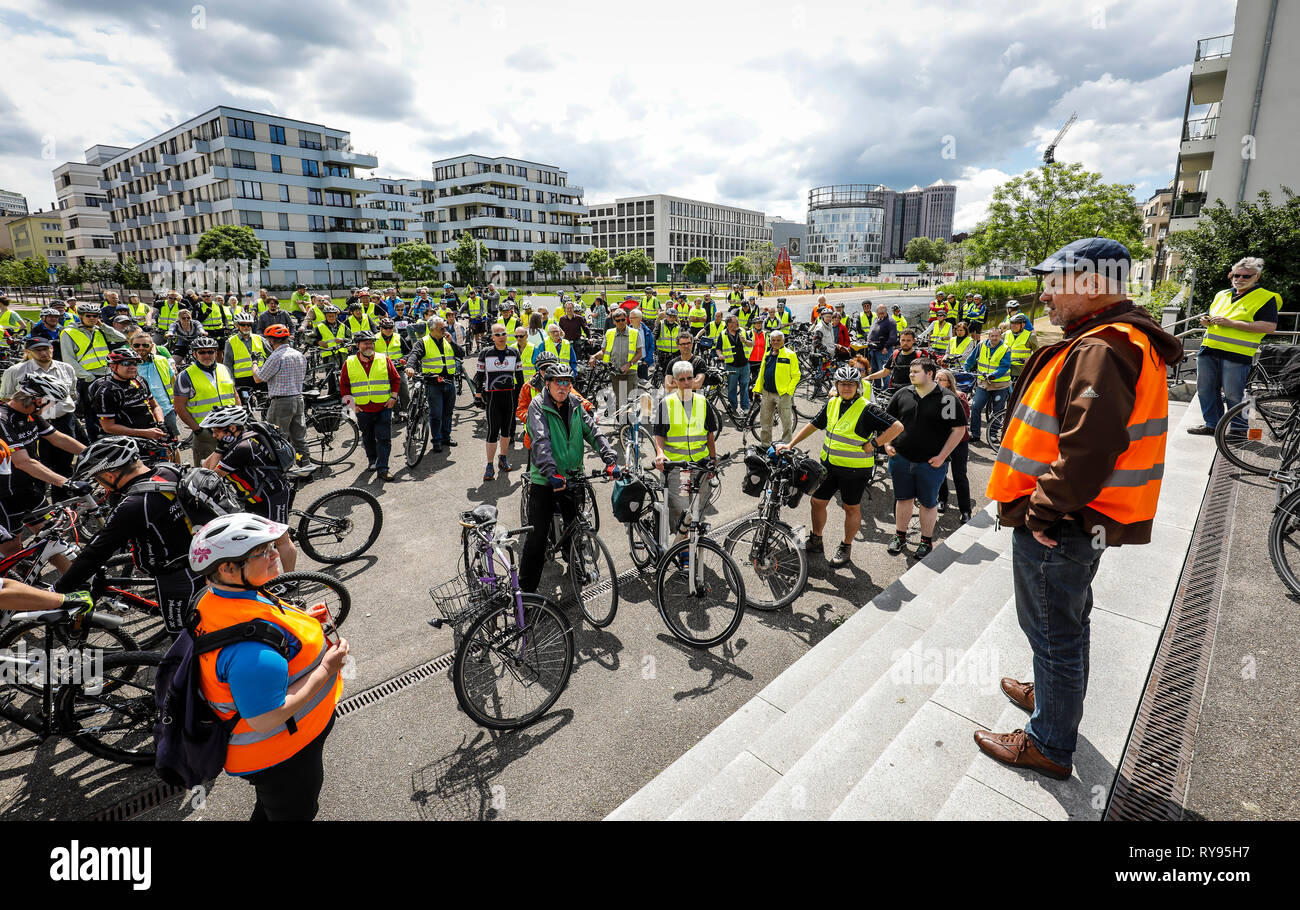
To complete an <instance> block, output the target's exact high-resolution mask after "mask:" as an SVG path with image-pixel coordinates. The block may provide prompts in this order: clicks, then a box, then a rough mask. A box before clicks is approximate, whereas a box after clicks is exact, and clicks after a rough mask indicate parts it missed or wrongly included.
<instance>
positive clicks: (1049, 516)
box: [975, 237, 1183, 780]
mask: <svg viewBox="0 0 1300 910" xmlns="http://www.w3.org/2000/svg"><path fill="white" fill-rule="evenodd" d="M1129 266H1130V258H1129V251H1128V249H1127V248H1126V247H1125V246H1124V245H1123V244H1120V243H1117V242H1116V241H1114V240H1108V239H1106V238H1104V237H1089V238H1085V239H1083V240H1076V241H1075V242H1073V243H1071V244H1068V245H1067V246H1065V247H1062V248H1061V249H1060V250H1058V251H1057V252H1056V253H1054V254H1053V255H1051V256H1049V257H1048V258H1047V259H1045V260H1044V261H1043V262H1041V263H1039V264H1038V265H1037V266H1035V267H1034V269H1033V271H1034V272H1036V273H1038V274H1041V275H1043V276H1044V279H1043V294H1042V297H1041V299H1042V301H1043V303H1045V304H1046V305H1047V311H1048V313H1049V314H1050V317H1051V321H1052V324H1053V325H1058V326H1061V327H1062V328H1063V329H1064V332H1065V338H1064V340H1062V341H1060V342H1057V343H1056V344H1054V345H1051V346H1048V347H1044V348H1040V349H1039V350H1037V351H1035V352H1034V354H1033V355H1032V356H1031V357H1030V359H1029V362H1028V363H1027V364H1025V369H1024V372H1023V373H1022V374H1021V376H1020V378H1019V379H1018V380H1017V381H1016V385H1015V388H1014V389H1013V390H1012V394H1011V401H1010V404H1009V405H1008V408H1009V411H1010V413H1011V415H1012V416H1011V419H1010V421H1009V422H1008V425H1007V428H1006V431H1005V432H1004V434H1003V437H1002V447H1001V450H1000V451H999V452H998V456H997V461H996V462H995V464H994V465H993V475H992V477H991V478H990V480H989V485H988V495H989V498H991V499H995V500H997V501H998V503H999V506H998V516H999V518H1000V519H1001V521H1002V524H1004V525H1007V526H1009V527H1012V528H1014V529H1015V530H1014V532H1013V535H1014V536H1013V538H1012V545H1011V560H1012V568H1013V571H1014V576H1015V594H1016V613H1017V614H1018V616H1019V620H1020V628H1021V629H1022V630H1023V631H1024V633H1025V636H1026V637H1027V638H1028V639H1029V645H1030V648H1031V649H1032V650H1033V654H1034V679H1033V682H1019V681H1017V680H1015V679H1009V678H1008V679H1004V680H1002V691H1003V692H1005V693H1006V695H1007V697H1008V698H1010V699H1011V701H1012V702H1013V703H1014V704H1016V705H1018V706H1019V707H1021V708H1023V709H1024V710H1025V711H1028V712H1029V713H1030V718H1029V721H1028V722H1027V723H1026V724H1025V728H1024V729H1023V730H1016V731H1014V732H1012V733H1002V734H997V733H991V732H989V731H987V730H979V731H976V733H975V742H976V744H977V745H978V746H979V748H980V749H981V750H982V751H983V752H984V753H985V754H987V755H989V756H990V757H992V758H993V759H995V760H997V761H999V762H1002V763H1003V764H1006V765H1013V766H1016V767H1021V768H1028V769H1030V770H1033V771H1037V772H1039V773H1042V774H1046V775H1047V776H1049V777H1054V778H1057V779H1058V780H1065V779H1067V778H1069V776H1070V773H1071V770H1072V768H1073V754H1074V749H1075V743H1076V740H1077V738H1078V731H1079V722H1080V720H1081V719H1082V717H1083V698H1084V693H1085V692H1086V691H1087V687H1088V632H1089V614H1090V613H1091V611H1092V579H1093V578H1094V576H1095V575H1096V574H1097V567H1098V565H1099V563H1100V561H1101V555H1102V553H1103V552H1105V549H1106V547H1108V546H1119V545H1121V544H1144V543H1149V542H1150V541H1151V524H1152V521H1153V520H1154V518H1155V514H1156V501H1157V500H1158V499H1159V496H1160V478H1161V477H1162V475H1163V474H1164V461H1165V437H1166V435H1167V433H1168V422H1169V421H1168V416H1169V393H1168V390H1167V387H1166V384H1165V365H1166V364H1167V363H1176V362H1177V361H1179V360H1181V359H1182V356H1183V351H1182V344H1181V343H1180V342H1179V341H1178V339H1176V338H1174V337H1173V336H1172V335H1169V334H1168V333H1167V332H1165V331H1163V330H1162V329H1161V328H1160V326H1158V325H1157V324H1156V323H1155V322H1154V321H1152V319H1151V317H1150V316H1148V315H1147V313H1146V311H1145V310H1143V309H1141V308H1139V307H1135V306H1134V305H1133V304H1132V302H1130V301H1129V300H1128V298H1127V296H1126V295H1125V293H1124V291H1125V289H1126V288H1127V287H1128V271H1129ZM1058 396H1059V397H1058Z"/></svg>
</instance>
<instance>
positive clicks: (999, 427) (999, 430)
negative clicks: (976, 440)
mask: <svg viewBox="0 0 1300 910" xmlns="http://www.w3.org/2000/svg"><path fill="white" fill-rule="evenodd" d="M1007 418H1008V414H1007V409H1006V408H1003V409H1002V410H1000V411H998V412H997V413H996V414H994V415H993V416H992V417H990V418H989V419H988V421H987V423H985V425H984V438H985V439H987V440H988V443H989V446H990V447H991V448H994V449H997V448H1000V447H1001V445H1002V434H1003V433H1005V432H1006V430H1007Z"/></svg>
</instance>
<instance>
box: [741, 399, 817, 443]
mask: <svg viewBox="0 0 1300 910" xmlns="http://www.w3.org/2000/svg"><path fill="white" fill-rule="evenodd" d="M820 411H821V406H820V405H819V406H818V407H817V410H816V411H813V417H816V416H817V414H818V413H820ZM759 413H760V412H759V409H758V407H757V406H755V407H752V408H750V409H749V419H748V420H747V421H746V422H745V441H746V442H747V443H756V444H758V445H762V444H763V425H762V421H760V420H759ZM799 419H800V414H799V411H798V410H797V409H795V408H793V407H792V408H791V410H790V435H791V438H793V437H794V434H795V433H797V432H799ZM804 419H805V420H808V419H811V418H804ZM780 426H781V415H780V414H779V413H777V411H776V410H775V409H774V410H773V413H772V430H773V433H772V435H773V437H774V441H776V442H779V441H780V440H779V439H775V437H776V432H775V431H776V430H777V429H778V428H779V427H780Z"/></svg>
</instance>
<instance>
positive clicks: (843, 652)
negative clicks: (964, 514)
mask: <svg viewBox="0 0 1300 910" xmlns="http://www.w3.org/2000/svg"><path fill="white" fill-rule="evenodd" d="M993 525H994V511H993V509H992V508H991V507H990V508H988V509H985V510H984V511H981V512H977V513H976V514H975V515H974V516H972V518H971V520H970V521H969V522H967V523H966V524H965V525H962V526H961V527H960V528H959V529H958V530H956V531H955V532H953V533H952V534H951V535H949V537H947V538H945V539H944V540H943V541H942V542H941V543H940V545H939V546H937V547H936V548H935V550H934V552H933V553H931V554H930V555H929V556H928V557H926V559H925V560H924V561H922V562H919V563H917V564H915V565H914V566H912V568H911V569H909V570H908V571H907V572H905V573H904V574H903V575H902V576H900V577H899V578H898V579H897V580H896V581H895V582H894V583H893V584H891V585H890V586H889V587H887V588H886V589H885V590H884V591H882V592H881V593H880V594H878V595H877V596H876V597H875V598H874V599H873V600H872V601H871V603H869V604H868V605H867V606H866V607H864V608H862V609H860V610H858V611H857V612H856V613H854V614H853V615H852V616H850V617H849V618H848V619H847V620H845V622H844V623H843V624H842V625H841V626H840V627H839V628H838V629H836V630H835V631H834V632H833V633H831V634H830V635H828V636H827V637H826V638H825V639H824V640H823V641H822V642H820V643H819V644H818V645H817V647H816V648H814V649H812V650H811V651H809V652H808V653H807V654H805V655H804V656H803V657H801V658H800V659H799V660H797V661H796V662H795V663H794V664H792V665H791V666H790V667H789V668H787V669H786V670H785V671H784V672H783V673H782V674H781V675H780V676H778V677H777V678H776V679H774V680H773V681H772V682H771V683H769V684H768V685H767V686H766V687H765V688H764V689H763V690H762V691H761V692H760V693H759V694H758V695H756V696H755V697H754V698H753V699H751V700H750V701H749V702H748V703H746V704H745V705H744V706H743V707H742V708H741V709H740V710H739V711H738V712H736V714H734V715H732V716H731V717H730V718H728V719H727V720H726V721H724V722H723V723H722V724H721V725H720V726H719V727H718V728H717V729H716V730H714V731H713V732H712V733H710V734H709V735H708V736H706V737H704V739H702V740H701V741H700V742H699V743H697V744H696V745H695V746H693V747H692V748H691V749H689V750H687V752H686V753H685V754H684V755H682V756H681V758H679V759H678V760H677V761H676V762H674V763H673V764H672V765H670V766H669V767H668V768H666V769H665V770H664V771H663V772H662V773H661V774H660V775H659V776H657V777H656V778H655V779H654V780H652V781H650V783H648V784H647V785H646V786H645V787H643V788H642V789H641V790H639V791H638V792H637V793H634V794H633V795H632V796H631V797H630V798H629V799H628V800H627V801H626V802H624V803H623V805H621V806H619V807H618V808H617V809H615V810H614V812H612V813H611V814H610V815H609V818H610V819H611V820H633V819H650V818H656V819H662V818H667V817H668V816H669V815H671V814H672V813H673V812H674V811H676V810H677V809H678V808H680V807H681V806H682V805H683V804H684V803H685V802H686V801H687V800H688V799H689V798H690V797H691V796H692V795H694V794H695V793H697V792H698V791H699V790H700V789H701V787H703V786H704V785H705V783H706V782H707V781H709V780H710V779H711V778H713V777H714V776H715V775H716V774H717V773H718V772H720V771H721V770H722V769H723V768H725V767H726V766H727V765H728V764H729V763H731V762H732V761H733V760H734V759H736V757H737V756H738V755H740V753H741V752H743V751H744V750H745V749H746V747H747V745H748V744H749V743H751V742H754V741H756V740H757V739H758V738H759V737H760V736H761V735H762V734H763V732H764V731H765V730H766V729H767V728H768V727H770V726H771V725H772V724H773V723H775V722H776V721H778V720H780V719H781V717H782V716H783V713H784V712H787V711H789V710H790V709H791V708H792V707H793V706H794V705H795V704H797V703H799V701H800V700H801V699H802V698H803V697H804V696H805V695H807V693H808V692H809V691H811V690H812V689H813V688H815V687H816V686H817V684H818V683H819V682H820V681H821V680H822V679H823V678H824V677H825V676H826V675H827V674H828V673H829V672H830V671H831V670H833V669H834V668H835V667H837V666H839V664H840V663H842V662H843V661H844V660H845V659H846V658H848V657H849V656H851V655H853V654H854V653H855V652H856V651H857V650H858V649H859V648H860V647H861V646H862V644H863V643H864V642H865V641H867V640H868V639H870V638H871V637H872V636H873V635H875V633H876V632H877V631H879V630H880V629H881V628H882V627H884V626H885V625H886V624H888V623H889V622H890V621H891V620H892V619H894V618H895V617H896V616H898V615H899V613H900V611H902V610H904V609H905V608H909V606H910V605H912V604H915V603H916V602H917V601H918V600H919V599H921V598H923V597H925V595H926V592H927V590H928V588H929V587H930V585H931V584H932V583H933V582H934V581H935V580H936V579H937V578H939V577H940V576H941V575H944V576H945V577H946V579H947V581H945V587H948V582H949V581H951V580H952V578H953V575H954V568H955V566H956V565H957V564H958V563H959V561H960V560H962V559H964V558H966V557H965V554H966V553H967V552H968V551H971V550H972V549H974V548H975V546H976V544H977V542H979V541H980V540H982V538H983V537H984V536H985V535H987V534H990V533H991V532H992V528H993ZM981 552H982V551H981ZM984 555H987V554H984ZM971 558H972V559H973V558H974V557H971ZM921 609H924V607H923V606H922V605H917V606H916V607H912V608H911V609H909V615H917V614H919V612H920V610H921ZM909 630H910V634H911V640H914V639H915V636H916V630H915V629H911V627H906V628H903V629H900V630H897V632H901V633H902V634H903V635H907V634H908V633H909ZM895 634H897V633H895ZM901 640H902V639H897V638H896V637H894V636H893V635H891V637H890V638H889V639H888V641H890V642H893V643H895V644H898V642H900V641H901ZM909 643H910V641H909ZM901 646H902V647H906V644H903V645H901Z"/></svg>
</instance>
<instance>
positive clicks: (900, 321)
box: [894, 314, 907, 332]
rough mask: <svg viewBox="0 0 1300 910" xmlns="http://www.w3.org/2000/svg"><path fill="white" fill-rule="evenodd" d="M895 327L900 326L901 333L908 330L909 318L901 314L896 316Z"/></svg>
mask: <svg viewBox="0 0 1300 910" xmlns="http://www.w3.org/2000/svg"><path fill="white" fill-rule="evenodd" d="M894 325H896V326H898V330H899V331H900V332H901V331H902V330H903V329H905V328H907V317H906V316H903V315H901V314H900V315H898V316H895V317H894Z"/></svg>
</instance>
